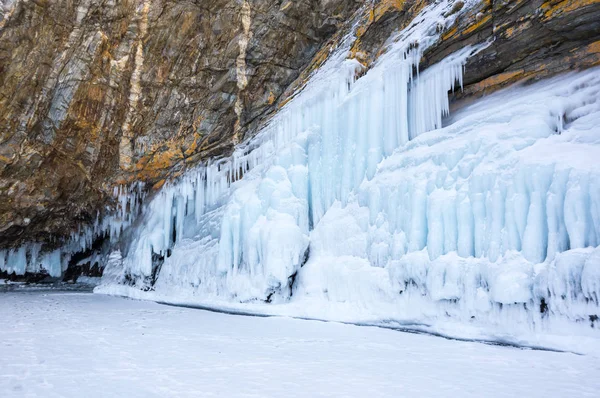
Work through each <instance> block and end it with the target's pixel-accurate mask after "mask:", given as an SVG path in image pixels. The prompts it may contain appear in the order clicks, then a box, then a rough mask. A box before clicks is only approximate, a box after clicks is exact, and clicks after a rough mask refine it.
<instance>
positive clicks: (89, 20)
mask: <svg viewBox="0 0 600 398" xmlns="http://www.w3.org/2000/svg"><path fill="white" fill-rule="evenodd" d="M431 2H432V1H427V0H416V1H402V0H374V1H372V0H360V1H353V0H345V1H344V0H303V1H290V0H279V1H271V0H215V1H209V2H203V1H166V0H144V1H141V0H129V1H114V0H106V1H102V0H68V1H67V0H14V1H13V0H8V1H4V2H3V4H2V7H1V10H0V18H2V20H1V22H0V248H1V247H14V246H18V245H20V244H23V243H25V242H31V241H37V242H43V243H45V244H46V245H47V246H48V247H50V246H53V245H54V246H56V245H60V243H61V241H62V239H64V238H66V237H68V236H69V234H70V233H71V232H73V231H75V230H76V229H77V228H78V227H80V226H82V225H86V224H89V223H91V222H93V220H94V219H95V218H96V217H97V215H98V214H99V213H104V212H110V211H111V209H112V208H113V207H114V200H113V195H112V193H113V191H114V187H115V186H118V185H121V184H128V183H131V182H133V181H143V182H146V183H147V187H148V189H151V187H154V188H157V187H159V186H161V185H162V184H163V183H164V181H165V180H166V179H169V178H175V177H177V176H178V175H180V174H181V173H182V171H183V170H185V169H186V167H189V166H192V165H195V164H198V163H199V162H201V161H206V160H207V159H210V158H211V157H218V156H221V155H225V154H228V153H229V152H231V150H232V148H233V147H234V145H235V144H236V143H238V142H240V141H241V140H243V139H244V138H245V137H248V136H250V135H252V134H253V133H254V132H255V131H256V130H257V128H258V127H260V126H261V125H262V124H263V123H264V122H265V121H266V120H268V119H269V117H270V115H272V114H273V113H274V112H276V111H277V109H278V108H279V107H281V106H282V105H283V104H285V103H286V102H287V101H288V100H289V98H291V97H292V96H293V95H294V93H296V92H298V90H301V89H302V86H303V84H304V82H305V81H306V80H307V78H308V77H309V76H310V75H311V73H312V72H313V71H314V70H316V69H318V68H319V66H320V65H322V63H323V62H324V61H325V60H326V59H327V57H328V55H329V54H330V53H331V51H332V49H334V48H335V47H336V45H337V43H339V41H340V40H341V39H342V38H343V37H345V36H346V35H347V34H349V33H350V32H355V37H354V39H353V40H354V45H353V46H352V50H351V51H350V53H349V54H348V57H351V58H355V59H357V60H359V61H360V62H361V63H362V64H363V65H365V66H366V67H367V68H368V67H370V66H371V65H372V64H373V63H374V62H376V60H377V58H378V57H379V56H380V55H381V54H383V53H384V52H385V51H386V46H387V44H389V40H393V34H394V32H396V31H398V30H399V29H401V28H403V27H405V26H406V25H407V24H408V23H409V22H411V20H412V19H413V17H414V16H415V15H416V14H417V13H418V11H420V10H421V9H422V8H423V7H425V6H426V5H428V4H429V3H431ZM471 2H476V3H477V5H476V7H475V8H474V9H471V10H470V11H469V12H468V13H467V14H466V16H465V17H464V18H459V19H458V20H457V22H456V23H455V24H454V25H453V26H439V27H438V29H440V30H441V31H442V32H443V33H442V35H441V39H440V40H439V41H438V42H437V43H435V44H434V45H433V46H431V47H430V48H429V49H428V50H427V51H426V52H425V54H424V57H423V60H422V62H421V65H420V68H421V69H426V68H427V67H428V66H430V65H432V64H434V63H436V62H438V61H439V60H441V59H442V58H444V57H445V56H446V55H448V54H450V53H452V52H454V51H456V50H457V49H459V48H461V47H464V46H466V45H469V44H473V43H476V42H481V41H484V40H489V41H490V43H491V44H490V46H489V47H487V48H486V49H485V50H483V51H481V52H479V53H478V54H477V55H475V56H474V57H472V58H470V59H469V61H468V63H467V65H466V68H467V70H468V71H469V73H468V74H467V75H466V80H465V87H464V90H463V91H461V92H457V93H456V95H455V101H454V106H460V104H461V103H463V102H464V101H469V100H470V99H471V98H474V97H477V96H480V95H483V94H486V93H489V92H491V91H494V90H497V89H499V88H502V87H505V86H506V85H508V84H511V83H514V82H517V81H528V80H537V79H540V78H544V77H547V76H551V75H554V74H557V73H561V72H565V71H568V70H571V69H580V68H587V67H591V66H594V65H598V64H600V1H598V0H564V1H559V0H549V1H543V0H530V1H525V0H502V1H500V0H495V1H492V0H481V1H475V0H471ZM463 6H464V2H463V1H456V2H455V4H454V9H453V12H458V11H460V10H461V9H462V7H463ZM356 24H357V25H358V26H357V25H356Z"/></svg>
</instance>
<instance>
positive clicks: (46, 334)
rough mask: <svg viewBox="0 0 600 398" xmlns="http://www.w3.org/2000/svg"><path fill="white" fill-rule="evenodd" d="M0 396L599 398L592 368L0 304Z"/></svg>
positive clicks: (123, 311)
mask: <svg viewBox="0 0 600 398" xmlns="http://www.w3.org/2000/svg"><path fill="white" fill-rule="evenodd" d="M0 319H1V320H2V322H0V336H2V337H1V339H0V352H1V355H0V396H1V397H3V398H13V397H14V398H17V397H18V398H20V397H44V398H53V397H90V398H94V397H129V398H135V397H144V398H148V397H216V396H219V397H232V398H233V397H282V396H286V397H319V396H321V397H365V396H371V397H399V396H403V397H457V396H460V397H510V396H526V397H543V398H549V397H565V396H577V397H595V396H597V393H598V390H599V389H600V379H599V378H598V374H600V361H599V358H598V357H594V356H584V355H576V354H572V353H557V352H548V351H532V350H521V349H517V348H512V347H502V346H490V345H484V344H480V343H473V342H461V341H451V340H446V339H442V338H439V337H432V336H427V335H416V334H408V333H401V332H397V331H393V330H387V329H381V328H374V327H360V326H353V325H344V324H337V323H326V322H316V321H305V320H297V319H290V318H278V317H273V318H260V317H245V316H236V315H227V314H220V313H212V312H206V311H199V310H193V309H186V308H177V307H169V306H163V305H159V304H156V303H152V302H143V301H134V300H128V299H121V298H115V297H108V296H102V295H93V294H86V293H62V292H27V291H25V292H17V293H1V294H0Z"/></svg>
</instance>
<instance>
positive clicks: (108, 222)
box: [0, 183, 144, 277]
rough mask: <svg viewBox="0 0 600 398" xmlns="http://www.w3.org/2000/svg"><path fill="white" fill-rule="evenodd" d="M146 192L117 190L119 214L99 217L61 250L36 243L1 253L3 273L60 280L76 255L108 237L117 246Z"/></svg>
mask: <svg viewBox="0 0 600 398" xmlns="http://www.w3.org/2000/svg"><path fill="white" fill-rule="evenodd" d="M142 188H143V187H142V184H140V183H135V184H132V185H131V186H129V187H124V186H119V187H115V188H114V192H113V195H114V198H115V199H116V202H117V209H116V212H115V213H114V214H112V215H110V216H107V217H102V218H101V217H100V214H98V215H97V216H96V220H95V222H94V224H93V225H91V226H85V227H80V228H79V230H78V231H73V232H72V233H71V236H70V238H69V239H67V242H66V243H63V244H62V245H61V246H60V248H58V249H54V250H46V249H45V248H44V247H43V245H42V244H41V243H39V242H33V243H29V244H26V245H23V246H20V247H17V248H13V249H5V250H0V271H4V272H6V273H8V274H12V273H14V274H16V275H24V274H25V273H32V274H35V273H41V272H46V273H48V275H50V276H52V277H60V276H61V275H62V273H63V272H64V271H65V270H66V269H67V266H68V264H69V261H70V259H71V257H72V255H73V254H75V253H81V252H86V251H88V250H90V249H91V248H92V245H93V243H94V241H95V240H96V239H98V238H101V237H106V236H108V237H109V238H110V239H111V241H113V242H116V241H117V240H118V239H119V237H120V236H121V233H122V232H123V231H124V230H125V229H126V228H128V227H129V226H130V225H131V224H132V223H133V221H134V219H135V218H136V216H137V215H138V214H139V213H140V211H141V204H142V202H143V198H144V192H143V189H142Z"/></svg>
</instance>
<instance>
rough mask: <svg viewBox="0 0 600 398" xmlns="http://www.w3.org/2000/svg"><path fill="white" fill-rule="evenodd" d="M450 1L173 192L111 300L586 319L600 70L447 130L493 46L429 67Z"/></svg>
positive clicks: (524, 94) (481, 108)
mask: <svg viewBox="0 0 600 398" xmlns="http://www.w3.org/2000/svg"><path fill="white" fill-rule="evenodd" d="M453 3H454V2H453V1H439V2H436V3H434V4H432V5H430V6H429V7H427V8H425V9H424V10H423V11H422V13H421V14H420V15H419V16H418V17H417V18H415V20H414V21H413V22H412V23H411V24H410V25H409V26H408V27H407V28H406V29H404V30H403V31H402V32H400V33H398V34H397V35H396V36H394V37H392V38H390V41H389V48H388V51H387V52H386V53H385V54H384V55H383V56H382V57H381V58H380V59H379V60H378V62H377V64H376V65H375V66H374V67H373V68H371V69H370V70H369V71H367V72H366V73H364V74H363V72H364V71H363V70H362V68H363V67H362V65H360V64H359V63H358V62H357V61H355V60H349V59H346V58H347V54H348V49H349V46H350V43H351V42H352V40H351V38H350V37H349V38H347V40H345V41H344V42H343V43H342V44H341V45H340V47H339V48H338V49H337V50H336V51H335V52H334V53H333V54H332V55H331V57H330V58H329V60H328V61H327V63H326V64H325V65H324V66H323V67H322V68H321V69H320V70H319V71H318V72H317V73H316V74H315V75H314V76H313V77H312V78H311V80H310V82H309V83H308V85H307V86H306V87H305V88H304V89H303V90H302V91H301V92H299V93H297V95H296V96H295V97H294V98H293V100H292V101H290V102H289V103H288V104H287V105H286V106H285V107H284V108H283V109H281V111H280V112H278V114H277V115H276V116H275V117H274V118H273V119H272V120H271V122H270V123H269V124H268V125H267V126H266V127H265V128H264V130H263V131H261V132H260V133H259V134H258V135H257V136H256V137H255V138H253V139H251V140H249V141H247V142H245V143H243V144H242V145H240V146H239V147H238V148H237V149H236V151H235V153H234V154H233V156H232V157H231V158H227V159H220V160H216V161H212V162H209V163H208V164H205V165H202V166H201V167H198V168H197V169H195V170H192V171H189V172H188V173H186V175H184V176H183V177H182V178H181V179H180V180H178V181H176V182H173V183H169V184H167V185H166V186H165V187H164V188H163V189H162V190H161V191H160V192H159V193H158V194H157V195H156V196H155V198H154V199H153V200H152V202H151V203H150V204H149V205H148V206H147V208H145V210H144V214H143V218H142V222H141V223H140V225H139V227H136V228H135V229H134V230H133V234H132V240H131V241H130V242H129V243H128V245H126V246H124V247H123V248H122V249H123V251H122V252H115V253H113V255H112V256H111V261H109V263H108V265H107V269H106V273H105V277H104V282H103V283H104V286H102V287H100V288H99V289H98V291H100V292H108V293H118V294H128V293H127V292H128V291H129V292H130V291H131V290H123V289H119V287H121V286H128V287H133V288H134V289H139V290H142V291H152V292H153V293H152V294H154V295H153V296H149V297H157V296H156V294H159V295H160V296H161V297H175V296H180V295H182V294H183V293H184V292H185V294H187V295H188V297H189V296H190V295H191V297H194V300H197V301H207V300H220V301H228V302H237V303H239V302H242V303H245V302H249V301H260V302H264V301H266V302H284V303H289V302H296V303H303V302H307V301H309V300H310V301H312V302H314V301H316V302H319V303H339V304H343V305H346V306H349V308H350V310H351V311H356V310H357V309H359V308H360V309H365V310H366V311H367V312H369V313H372V314H377V316H380V317H394V318H395V319H399V318H401V319H413V320H415V319H416V320H421V321H422V320H427V319H446V318H450V319H458V320H461V321H464V322H480V323H483V324H494V325H497V324H505V325H508V326H509V327H516V325H527V327H530V326H531V325H533V326H537V325H541V324H543V323H544V322H545V320H547V319H559V318H560V319H563V320H567V321H569V322H571V321H575V322H581V323H582V324H583V322H585V323H586V325H588V323H589V322H590V320H592V319H594V318H593V316H594V315H595V314H596V313H597V312H598V286H600V279H599V278H600V271H598V270H599V269H600V262H599V260H600V254H599V253H600V252H599V251H598V250H599V249H598V248H597V247H598V246H599V245H600V210H599V209H600V207H599V206H600V168H598V167H597V164H598V162H597V159H600V127H599V126H600V108H599V106H600V101H599V96H600V76H599V75H600V71H599V70H598V69H593V70H590V71H588V72H581V73H579V74H574V75H569V76H564V77H561V78H559V79H557V80H552V81H548V82H545V83H539V84H537V85H534V86H531V87H529V88H512V89H510V90H508V91H506V92H504V93H500V94H497V95H494V96H492V97H490V98H489V99H486V100H481V101H479V102H477V103H476V104H474V105H472V106H470V107H468V108H467V109H464V110H462V111H461V112H460V113H458V114H457V115H454V116H453V117H451V118H449V117H448V116H449V102H448V92H449V91H451V90H455V89H460V88H461V85H462V78H463V73H465V71H464V65H465V63H466V60H467V59H468V58H469V57H470V56H472V55H473V54H474V53H476V52H477V51H480V50H481V49H482V48H484V47H485V46H487V45H489V43H480V44H479V45H476V46H472V47H467V48H463V49H461V50H459V51H457V52H456V53H454V54H452V55H450V56H449V57H447V58H446V59H444V60H443V61H442V62H440V63H438V64H436V65H433V66H431V67H430V68H428V69H427V70H425V71H421V72H419V71H418V65H419V60H420V58H421V54H422V52H423V51H425V50H426V49H427V47H428V46H430V45H431V44H432V43H434V42H435V41H436V40H438V38H439V35H440V32H443V27H444V26H447V25H448V24H450V23H451V22H452V19H453V18H460V16H461V14H460V13H458V14H454V15H452V16H450V17H448V18H449V19H448V18H446V17H444V15H447V14H449V13H448V11H449V10H450V9H451V8H452V6H453ZM471 3H472V2H466V5H465V7H464V8H463V10H462V12H465V11H466V10H468V9H469V6H470V5H471ZM466 73H468V71H466ZM361 74H363V75H362V76H361V77H360V78H357V76H359V75H361ZM123 292H125V293H123ZM304 308H312V310H313V311H314V312H315V313H310V314H308V315H309V316H320V317H329V315H328V314H324V315H323V314H319V313H318V312H319V311H320V309H319V308H318V307H314V306H313V307H306V306H305V307H304ZM305 315H306V314H305ZM595 319H597V317H596V318H595ZM592 324H593V321H592Z"/></svg>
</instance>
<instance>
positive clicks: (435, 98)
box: [108, 1, 486, 300]
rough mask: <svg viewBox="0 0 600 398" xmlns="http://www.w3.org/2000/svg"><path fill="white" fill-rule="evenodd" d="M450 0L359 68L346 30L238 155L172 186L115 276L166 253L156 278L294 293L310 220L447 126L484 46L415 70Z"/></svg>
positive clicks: (145, 268)
mask: <svg viewBox="0 0 600 398" xmlns="http://www.w3.org/2000/svg"><path fill="white" fill-rule="evenodd" d="M452 4H453V2H452V1H442V2H438V3H436V4H435V5H432V6H430V7H427V8H426V9H424V10H423V11H422V13H421V15H420V16H419V17H418V18H416V19H415V21H414V22H413V23H412V24H411V25H410V26H408V27H407V28H406V29H405V30H404V31H402V32H401V33H400V34H398V35H397V36H396V37H394V38H393V39H392V40H390V46H389V50H388V51H387V53H386V54H385V55H384V56H383V57H382V58H381V60H380V62H379V63H378V64H377V65H376V66H375V67H374V68H372V69H371V70H369V71H368V72H367V73H366V75H365V76H363V77H362V78H360V79H358V80H356V76H357V75H358V73H359V71H360V70H361V69H362V65H361V64H360V63H359V62H357V61H356V60H351V59H346V56H347V54H348V49H349V46H350V45H351V43H352V40H351V38H347V39H346V40H345V41H344V43H343V44H342V45H341V46H340V48H339V49H338V50H336V52H335V53H334V54H332V56H331V57H330V59H329V60H328V61H327V63H326V64H325V65H324V66H323V67H322V68H321V69H320V70H319V72H317V73H316V75H315V76H313V77H312V78H311V81H310V82H309V84H308V85H307V86H306V87H305V88H304V89H303V91H301V92H300V93H298V94H297V95H296V96H295V98H294V99H293V100H292V101H290V103H288V105H286V106H285V107H284V108H283V109H282V110H281V111H280V112H279V113H278V114H277V116H276V117H275V118H274V119H273V120H272V121H271V122H270V123H269V125H268V126H267V127H266V128H265V129H264V130H263V131H261V132H260V133H259V134H258V135H257V137H255V138H253V139H252V140H250V141H248V142H247V143H245V144H243V145H241V146H240V147H238V149H237V150H236V151H235V153H234V154H233V156H232V157H231V158H228V159H222V160H219V161H217V162H215V163H212V164H210V163H209V164H208V165H204V166H202V167H199V168H198V169H196V170H194V171H191V172H188V173H187V174H186V175H185V176H184V177H183V178H182V179H181V180H179V181H177V182H176V183H174V184H169V185H168V186H166V187H165V188H164V189H163V190H162V191H161V192H160V193H159V194H158V196H157V197H156V198H155V199H154V200H153V201H152V203H151V204H150V206H149V208H148V209H147V211H146V215H147V216H146V217H145V221H144V227H143V228H141V229H139V230H138V231H136V237H135V239H134V241H133V242H132V245H131V247H130V248H129V251H128V252H127V253H125V256H124V259H123V262H124V267H123V272H122V274H121V278H120V279H119V281H120V282H125V281H126V282H127V283H132V282H133V283H134V284H136V285H139V286H144V287H146V285H147V284H148V282H150V283H154V282H156V281H155V280H154V279H155V277H156V275H157V272H158V271H157V263H162V262H163V261H164V265H162V269H161V270H160V277H159V279H158V281H157V283H159V284H164V283H165V281H166V280H172V282H173V283H175V284H180V283H184V284H191V285H193V286H200V285H202V286H203V289H204V288H206V289H208V291H210V292H211V293H216V294H219V295H221V294H224V295H226V296H228V297H231V296H237V297H239V298H240V299H242V300H247V299H252V298H265V297H270V295H271V293H273V292H278V293H281V294H282V296H283V297H288V296H289V295H290V294H291V292H290V291H289V289H288V287H289V286H290V284H291V283H290V282H291V278H293V275H294V274H295V273H296V271H297V270H298V269H299V268H300V266H301V264H302V263H303V261H304V259H305V256H306V254H307V248H308V243H309V240H308V234H309V231H310V230H311V229H312V227H313V226H314V225H316V224H318V222H319V220H320V219H321V217H322V216H323V215H324V214H325V212H326V211H327V209H329V208H330V207H331V205H332V204H333V203H334V202H335V201H336V200H341V201H342V202H344V203H345V202H346V201H347V200H348V197H349V195H350V194H351V193H352V192H354V191H355V190H356V189H357V188H358V187H359V186H360V184H361V182H362V181H363V179H364V178H365V176H366V177H367V178H372V177H373V175H374V173H375V171H376V168H377V165H378V163H379V162H380V161H381V160H382V159H384V158H385V157H386V156H389V155H391V154H392V152H393V151H394V149H396V148H397V147H398V146H400V145H403V144H405V143H407V142H408V141H409V139H411V138H414V137H416V136H418V135H419V134H421V133H423V132H425V131H427V130H430V129H432V128H436V127H441V120H442V117H443V116H445V115H447V114H448V110H449V107H448V91H449V90H453V89H454V87H455V86H456V85H461V84H462V73H463V66H464V64H465V62H466V59H467V58H468V57H469V56H470V55H472V54H474V53H476V52H477V51H480V50H481V49H482V48H484V47H485V46H486V44H482V45H480V46H476V47H468V48H465V49H463V50H461V51H459V52H457V53H456V54H453V55H452V56H450V57H448V58H447V59H445V60H444V61H443V62H441V63H440V64H438V65H436V66H434V67H432V68H430V69H429V70H427V71H425V72H424V73H421V74H420V75H415V72H414V71H415V70H417V68H418V64H419V60H420V57H421V53H422V52H423V51H424V50H425V49H426V48H427V47H428V46H430V45H431V44H432V43H433V42H435V40H437V38H438V37H439V34H440V32H441V30H440V29H439V27H440V26H441V25H443V24H450V23H451V22H452V19H453V18H456V17H457V16H456V15H455V16H453V17H450V18H451V19H444V17H443V15H444V14H445V13H446V12H447V11H448V10H449V8H451V6H452ZM432 94H433V95H432ZM186 238H188V239H192V240H194V241H195V244H197V245H201V247H202V248H201V249H200V248H199V249H198V253H195V254H193V255H192V254H191V253H188V252H187V251H186V250H185V249H184V248H183V247H184V246H185V245H181V244H179V243H180V242H181V241H182V240H184V239H186ZM186 244H189V241H188V242H186ZM184 252H185V253H186V254H185V255H183V256H184V257H185V258H182V259H181V261H184V263H185V265H184V264H182V263H180V262H179V261H180V260H179V256H180V255H182V254H183V253H184ZM165 257H166V258H165ZM182 273H183V275H182ZM108 274H110V275H112V271H109V272H108Z"/></svg>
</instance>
